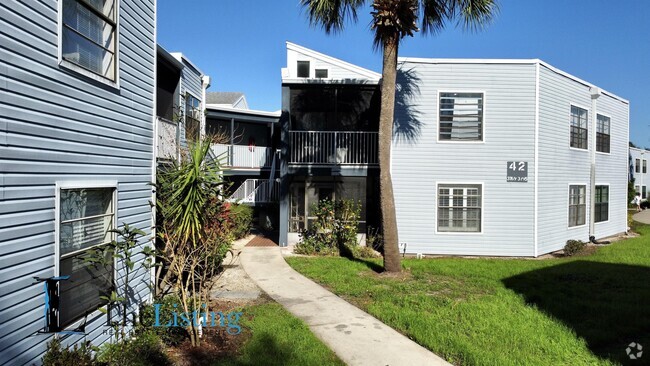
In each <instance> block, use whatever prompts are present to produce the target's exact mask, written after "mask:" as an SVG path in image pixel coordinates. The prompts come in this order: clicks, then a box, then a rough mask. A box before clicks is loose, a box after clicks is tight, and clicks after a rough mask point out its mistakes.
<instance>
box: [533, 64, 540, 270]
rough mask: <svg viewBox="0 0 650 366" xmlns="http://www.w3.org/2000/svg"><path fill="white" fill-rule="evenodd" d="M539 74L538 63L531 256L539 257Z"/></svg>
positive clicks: (536, 66) (536, 71)
mask: <svg viewBox="0 0 650 366" xmlns="http://www.w3.org/2000/svg"><path fill="white" fill-rule="evenodd" d="M539 72H540V62H539V60H537V62H536V63H535V148H534V152H533V153H534V154H535V156H534V157H533V159H534V164H533V165H534V166H535V181H534V183H533V185H534V186H533V191H534V200H533V220H534V222H533V256H534V257H535V258H537V256H538V255H539V254H538V253H539V216H538V215H539Z"/></svg>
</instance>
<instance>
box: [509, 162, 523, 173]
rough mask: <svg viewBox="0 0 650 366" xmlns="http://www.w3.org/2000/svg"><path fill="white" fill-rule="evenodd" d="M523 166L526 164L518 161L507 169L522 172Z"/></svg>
mask: <svg viewBox="0 0 650 366" xmlns="http://www.w3.org/2000/svg"><path fill="white" fill-rule="evenodd" d="M525 166H526V163H525V162H523V161H519V162H515V161H513V162H512V163H511V164H510V166H509V167H508V168H510V170H512V171H517V170H518V171H520V172H523V171H524V167H525Z"/></svg>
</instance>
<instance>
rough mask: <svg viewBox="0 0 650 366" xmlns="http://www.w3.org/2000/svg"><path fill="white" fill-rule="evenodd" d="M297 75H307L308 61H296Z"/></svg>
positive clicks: (301, 76) (304, 76) (303, 76)
mask: <svg viewBox="0 0 650 366" xmlns="http://www.w3.org/2000/svg"><path fill="white" fill-rule="evenodd" d="M298 77H299V78H308V77H309V61H298Z"/></svg>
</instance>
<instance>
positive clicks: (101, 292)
mask: <svg viewBox="0 0 650 366" xmlns="http://www.w3.org/2000/svg"><path fill="white" fill-rule="evenodd" d="M59 197H60V198H59V223H58V225H59V274H60V275H61V276H67V275H69V276H70V278H69V279H68V280H65V281H61V283H60V287H59V289H60V291H59V296H60V306H59V322H60V326H62V327H65V326H67V325H69V324H71V323H72V322H74V321H75V320H78V319H80V318H82V317H84V316H85V315H86V314H89V313H90V312H92V311H94V310H96V309H97V308H99V307H100V306H102V305H104V304H106V302H105V301H103V300H101V299H100V296H107V295H108V294H110V292H111V289H112V287H113V267H112V266H111V267H110V268H97V267H95V266H93V265H91V264H89V263H87V262H85V261H84V259H83V256H84V255H85V254H86V252H87V251H88V250H89V249H91V248H95V247H97V246H101V245H105V244H107V243H109V242H111V241H112V240H113V234H112V233H111V232H110V230H111V229H113V228H114V221H115V204H114V188H82V189H61V191H60V196H59Z"/></svg>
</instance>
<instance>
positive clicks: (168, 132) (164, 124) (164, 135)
mask: <svg viewBox="0 0 650 366" xmlns="http://www.w3.org/2000/svg"><path fill="white" fill-rule="evenodd" d="M156 123H158V153H157V156H156V157H157V158H160V159H176V158H177V155H178V150H177V149H178V123H176V122H172V121H169V120H166V119H164V118H160V117H158V118H157V122H156Z"/></svg>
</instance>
